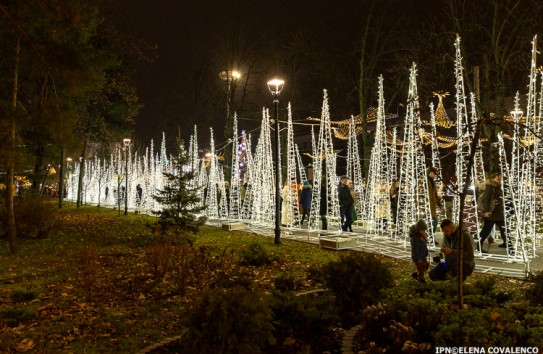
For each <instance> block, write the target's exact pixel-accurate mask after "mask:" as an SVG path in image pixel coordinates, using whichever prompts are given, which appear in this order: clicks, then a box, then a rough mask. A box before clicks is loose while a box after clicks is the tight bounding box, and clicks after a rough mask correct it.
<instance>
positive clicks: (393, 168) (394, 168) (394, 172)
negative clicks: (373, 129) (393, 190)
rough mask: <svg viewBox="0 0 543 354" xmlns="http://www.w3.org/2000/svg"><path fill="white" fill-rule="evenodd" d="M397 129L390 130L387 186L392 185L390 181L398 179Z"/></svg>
mask: <svg viewBox="0 0 543 354" xmlns="http://www.w3.org/2000/svg"><path fill="white" fill-rule="evenodd" d="M397 149H398V129H397V128H396V127H394V128H393V129H392V142H391V143H390V146H389V150H390V154H389V155H390V159H389V162H390V163H389V165H388V171H389V174H390V181H389V184H390V185H392V181H393V180H395V179H398V150H397Z"/></svg>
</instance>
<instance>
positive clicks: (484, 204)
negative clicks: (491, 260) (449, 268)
mask: <svg viewBox="0 0 543 354" xmlns="http://www.w3.org/2000/svg"><path fill="white" fill-rule="evenodd" d="M504 205H505V204H504V201H503V190H502V189H501V175H500V173H498V172H495V173H493V174H491V175H490V178H489V179H488V181H487V182H486V186H485V189H484V191H483V193H482V194H481V196H480V197H479V200H478V201H477V209H478V211H479V213H480V215H481V216H482V217H483V228H482V230H481V232H480V233H479V241H478V242H477V250H479V251H481V252H483V253H486V252H487V251H484V250H483V247H482V246H483V243H484V242H485V240H486V239H487V237H488V236H489V235H490V233H491V232H492V230H493V229H494V225H497V226H498V228H499V229H500V235H501V238H502V240H503V243H502V244H501V245H500V246H499V247H504V248H507V250H508V252H509V254H514V250H513V245H512V244H511V241H510V240H509V239H508V237H507V230H506V229H505V213H504V210H505V209H504Z"/></svg>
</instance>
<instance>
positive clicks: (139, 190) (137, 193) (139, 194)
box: [136, 183, 143, 207]
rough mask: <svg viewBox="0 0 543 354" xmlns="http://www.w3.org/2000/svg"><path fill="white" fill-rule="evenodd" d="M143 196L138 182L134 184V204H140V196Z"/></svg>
mask: <svg viewBox="0 0 543 354" xmlns="http://www.w3.org/2000/svg"><path fill="white" fill-rule="evenodd" d="M142 197H143V188H141V184H139V183H138V185H137V186H136V206H138V207H140V206H141V198H142Z"/></svg>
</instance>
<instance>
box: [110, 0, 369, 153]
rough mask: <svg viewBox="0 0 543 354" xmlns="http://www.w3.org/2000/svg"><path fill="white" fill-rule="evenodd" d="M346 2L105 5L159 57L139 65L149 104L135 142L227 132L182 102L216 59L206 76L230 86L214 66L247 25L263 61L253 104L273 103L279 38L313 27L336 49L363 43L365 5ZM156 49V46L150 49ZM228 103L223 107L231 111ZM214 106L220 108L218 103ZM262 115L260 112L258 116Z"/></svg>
mask: <svg viewBox="0 0 543 354" xmlns="http://www.w3.org/2000/svg"><path fill="white" fill-rule="evenodd" d="M341 3H342V6H337V4H338V1H337V0H298V1H292V0H274V1H264V0H252V1H251V0H238V1H226V0H222V1H219V0H211V1H208V0H158V1H150V0H114V1H112V2H111V1H108V2H106V5H105V6H106V7H104V9H103V13H104V15H105V16H106V18H107V20H108V21H109V22H110V23H111V24H112V25H113V27H114V28H116V29H117V30H119V32H121V34H122V35H124V36H126V37H130V38H133V39H136V40H137V41H138V42H139V43H140V45H142V46H143V47H147V48H148V49H147V50H146V51H145V53H146V54H147V55H150V56H151V57H153V60H152V62H139V63H137V65H136V71H135V78H136V84H137V88H138V93H139V96H140V100H141V102H142V103H143V104H144V106H145V107H144V108H143V110H142V111H141V113H140V115H139V116H138V117H137V123H136V137H137V138H138V139H139V140H140V142H141V143H144V144H146V142H147V141H148V140H149V139H150V138H155V139H157V138H158V137H159V136H160V133H161V132H162V131H166V132H167V134H168V135H170V136H169V137H168V140H169V139H170V138H173V137H174V136H173V135H175V134H176V132H177V125H180V126H181V128H182V130H183V135H184V136H185V137H186V136H187V133H186V132H187V131H188V130H189V129H190V126H191V125H192V124H195V123H196V124H198V126H199V131H200V132H202V131H203V130H207V129H208V126H209V125H213V126H215V128H216V129H221V128H222V127H223V125H222V124H223V123H222V122H219V121H217V119H215V120H211V121H210V122H201V119H199V118H194V117H192V116H191V115H190V114H183V112H185V110H184V107H183V104H184V102H186V100H187V98H188V97H191V95H193V94H194V91H195V90H196V88H195V86H196V84H195V79H194V75H195V72H197V71H198V70H199V68H201V66H202V63H204V62H210V66H209V67H210V69H209V71H211V72H213V73H214V75H210V74H208V75H207V76H206V77H205V80H207V81H209V84H210V85H209V87H215V88H216V87H222V86H220V85H223V83H221V81H220V79H219V78H218V75H217V74H218V71H219V70H221V69H219V67H218V66H217V67H215V66H214V65H216V63H217V61H220V60H221V59H220V55H221V53H222V52H221V48H222V47H223V46H222V43H224V42H225V41H226V40H227V38H228V36H229V35H230V34H231V33H232V31H233V30H232V28H234V26H235V25H240V26H242V28H243V31H244V36H246V37H247V39H248V41H249V42H250V43H252V45H253V47H254V48H256V50H257V51H258V53H256V55H257V56H259V57H260V59H259V61H258V65H259V66H260V67H259V68H258V69H257V70H255V73H256V74H255V77H254V78H252V85H253V86H254V87H255V88H256V89H255V90H254V91H256V94H253V96H252V102H253V103H254V107H262V106H264V105H267V106H270V105H271V96H270V95H269V92H268V91H267V87H266V81H267V80H268V79H269V78H271V77H272V76H273V75H274V74H275V73H279V74H281V69H280V67H281V60H280V59H277V54H276V53H275V52H274V48H273V47H274V45H275V43H276V42H274V41H275V40H276V39H277V38H279V37H281V36H285V35H287V34H288V33H289V32H290V31H292V30H293V28H296V27H297V26H301V25H304V26H308V27H310V28H314V29H315V36H318V37H334V38H336V40H334V42H333V45H337V46H338V50H341V48H342V46H344V45H351V44H352V41H356V40H357V38H358V37H357V36H358V34H357V33H355V32H356V31H355V28H356V26H357V22H359V18H360V12H361V11H362V9H361V8H360V5H359V4H360V1H356V0H344V1H341ZM326 43H330V42H329V41H328V42H326ZM349 43H350V44H349ZM154 46H156V49H149V48H150V47H154ZM328 49H329V48H328ZM223 52H224V51H223ZM315 70H318V68H316V69H315ZM283 78H284V79H285V81H286V82H287V85H286V88H285V91H288V88H289V81H290V80H289V79H290V78H289V77H284V74H283ZM211 81H214V82H211ZM258 85H260V89H258ZM323 88H325V87H323V86H321V85H319V87H315V92H316V94H315V97H313V98H311V99H312V100H313V101H315V102H312V103H314V104H315V107H319V108H320V105H321V102H320V96H321V95H322V93H321V90H322V89H323ZM286 94H288V92H287V93H286ZM282 96H284V95H282ZM214 97H215V100H220V99H221V96H220V94H219V95H216V96H214ZM217 97H218V98H217ZM285 97H286V96H285ZM223 102H225V100H224V101H223ZM223 102H221V104H222V106H221V107H223V106H224V104H223ZM215 104H216V105H219V103H217V102H215ZM259 110H260V109H256V108H253V111H252V113H253V114H254V117H255V119H256V118H257V115H258V111H259ZM315 114H318V112H315ZM298 118H299V119H301V118H303V117H298ZM195 120H196V121H195ZM206 123H207V124H206ZM251 123H252V125H251ZM240 124H241V125H243V124H244V123H243V122H241V123H240ZM247 124H248V127H247V128H252V127H253V126H255V123H253V122H247ZM242 128H243V127H242ZM216 135H220V134H216ZM205 137H207V134H206V136H205ZM202 138H204V136H202ZM207 140H208V139H207V138H206V139H205V140H204V141H206V142H207Z"/></svg>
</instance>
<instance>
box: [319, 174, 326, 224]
mask: <svg viewBox="0 0 543 354" xmlns="http://www.w3.org/2000/svg"><path fill="white" fill-rule="evenodd" d="M326 188H327V184H326V180H325V179H323V181H322V183H321V195H320V207H319V215H320V217H321V222H322V229H323V230H328V220H327V219H326V217H327V216H328V191H327V190H326Z"/></svg>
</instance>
